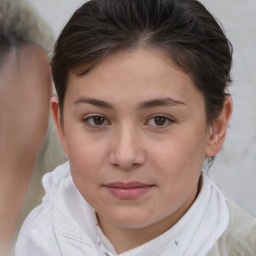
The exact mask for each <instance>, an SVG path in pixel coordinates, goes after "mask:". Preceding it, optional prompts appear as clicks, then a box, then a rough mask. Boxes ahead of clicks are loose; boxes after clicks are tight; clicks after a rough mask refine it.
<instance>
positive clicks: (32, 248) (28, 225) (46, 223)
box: [15, 163, 71, 256]
mask: <svg viewBox="0 0 256 256" xmlns="http://www.w3.org/2000/svg"><path fill="white" fill-rule="evenodd" d="M70 179H71V177H70V174H69V172H68V163H65V164H63V165H61V166H59V167H57V168H56V169H55V170H54V171H53V172H51V173H48V174H46V175H45V176H44V178H43V185H44V188H45V192H46V195H45V197H44V199H43V202H42V204H41V205H39V206H38V207H36V208H35V209H34V210H33V211H32V212H31V213H30V214H29V216H28V217H27V218H26V220H25V221H24V223H23V225H22V228H21V231H20V233H19V236H18V240H17V243H16V248H15V253H16V254H15V255H17V256H23V255H24V256H25V255H41V254H40V252H46V251H47V252H48V251H49V252H51V255H56V256H58V255H60V252H59V249H58V245H57V244H56V243H55V241H56V239H55V237H56V234H55V233H56V231H55V228H54V224H53V218H54V214H55V212H56V211H61V209H59V208H60V207H59V203H58V198H60V197H61V193H62V192H61V191H62V187H63V186H64V187H66V186H67V184H68V183H70ZM57 208H58V209H57Z"/></svg>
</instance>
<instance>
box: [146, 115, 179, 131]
mask: <svg viewBox="0 0 256 256" xmlns="http://www.w3.org/2000/svg"><path fill="white" fill-rule="evenodd" d="M173 122H174V121H173V120H172V119H171V118H169V117H167V116H164V115H156V116H153V117H151V118H150V119H149V120H148V121H147V123H146V124H147V125H150V126H153V127H159V128H162V127H168V126H169V125H170V124H172V123H173Z"/></svg>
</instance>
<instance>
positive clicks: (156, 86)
mask: <svg viewBox="0 0 256 256" xmlns="http://www.w3.org/2000/svg"><path fill="white" fill-rule="evenodd" d="M86 68H87V67H85V68H84V69H86ZM66 93H68V94H70V93H71V94H72V95H73V96H74V97H75V95H79V94H87V95H88V94H91V95H92V96H94V97H96V96H98V97H101V96H102V97H107V96H109V97H110V98H111V99H114V97H115V95H119V97H120V96H121V97H123V96H124V95H129V96H130V97H131V98H130V100H134V99H136V98H138V96H140V98H142V97H143V96H145V97H162V96H163V94H164V93H171V94H173V95H171V96H175V94H178V95H177V96H179V97H193V94H200V95H201V93H200V92H199V91H198V89H197V88H196V86H195V85H194V83H193V81H192V79H191V78H190V76H189V75H188V74H186V73H185V72H183V71H182V70H180V69H179V68H177V66H176V65H175V64H174V62H173V61H172V60H171V59H170V58H169V57H168V56H167V55H166V54H165V52H163V51H161V50H146V49H138V50H132V51H122V52H118V53H115V54H112V55H111V56H109V57H107V58H105V59H104V60H103V61H102V62H101V63H100V64H98V65H97V66H95V67H94V69H92V70H91V71H90V72H89V73H87V74H86V75H84V76H80V77H79V76H77V75H76V74H74V73H70V74H69V79H68V84H67V92H66ZM158 94H159V95H158ZM189 94H190V95H189Z"/></svg>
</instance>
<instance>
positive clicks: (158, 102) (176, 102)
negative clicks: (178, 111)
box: [139, 97, 186, 108]
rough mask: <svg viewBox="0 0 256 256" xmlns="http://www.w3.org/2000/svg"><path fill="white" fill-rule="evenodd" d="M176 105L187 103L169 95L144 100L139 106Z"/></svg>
mask: <svg viewBox="0 0 256 256" xmlns="http://www.w3.org/2000/svg"><path fill="white" fill-rule="evenodd" d="M176 105H186V104H185V103H184V102H182V101H180V100H175V99H173V98H169V97H167V98H160V99H154V100H149V101H144V102H142V103H140V104H139V108H153V107H161V106H176Z"/></svg>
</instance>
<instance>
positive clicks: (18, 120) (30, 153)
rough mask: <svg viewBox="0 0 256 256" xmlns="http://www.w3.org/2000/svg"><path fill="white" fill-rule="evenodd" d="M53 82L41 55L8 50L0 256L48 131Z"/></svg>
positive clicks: (0, 116)
mask: <svg viewBox="0 0 256 256" xmlns="http://www.w3.org/2000/svg"><path fill="white" fill-rule="evenodd" d="M51 91H52V82H51V77H50V69H49V63H48V60H47V58H46V55H45V53H44V51H43V50H42V49H41V48H40V47H39V46H36V45H33V44H26V45H24V46H22V47H21V48H19V49H15V48H13V49H12V50H11V51H10V52H9V53H8V54H7V56H6V59H5V61H4V62H3V63H2V65H1V68H0V141H1V143H0V227H1V229H0V248H1V250H0V255H5V256H6V255H9V253H10V247H11V242H12V237H13V232H14V228H15V224H16V220H17V218H18V215H19V212H20V209H21V206H22V203H23V200H24V197H25V194H26V191H27V189H28V185H29V182H30V178H31V175H32V171H33V168H34V165H35V162H36V157H37V155H38V153H39V149H40V146H41V143H42V140H43V137H44V135H45V132H46V129H47V122H48V115H49V102H50V98H51Z"/></svg>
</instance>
